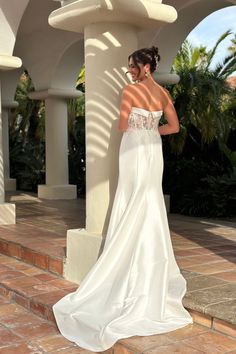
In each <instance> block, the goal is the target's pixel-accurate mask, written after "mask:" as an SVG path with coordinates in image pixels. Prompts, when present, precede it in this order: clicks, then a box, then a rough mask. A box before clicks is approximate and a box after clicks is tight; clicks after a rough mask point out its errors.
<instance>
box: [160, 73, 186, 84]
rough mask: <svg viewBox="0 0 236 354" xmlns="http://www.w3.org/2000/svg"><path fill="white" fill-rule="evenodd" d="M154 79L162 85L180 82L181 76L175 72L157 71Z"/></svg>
mask: <svg viewBox="0 0 236 354" xmlns="http://www.w3.org/2000/svg"><path fill="white" fill-rule="evenodd" d="M154 79H155V81H156V82H158V84H160V85H174V84H177V83H178V82H179V80H180V77H179V75H177V74H175V73H173V74H171V73H168V72H166V73H165V72H155V73H154Z"/></svg>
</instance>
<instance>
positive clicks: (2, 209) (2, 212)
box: [0, 203, 16, 225]
mask: <svg viewBox="0 0 236 354" xmlns="http://www.w3.org/2000/svg"><path fill="white" fill-rule="evenodd" d="M15 223H16V207H15V204H12V203H3V204H0V225H10V224H15Z"/></svg>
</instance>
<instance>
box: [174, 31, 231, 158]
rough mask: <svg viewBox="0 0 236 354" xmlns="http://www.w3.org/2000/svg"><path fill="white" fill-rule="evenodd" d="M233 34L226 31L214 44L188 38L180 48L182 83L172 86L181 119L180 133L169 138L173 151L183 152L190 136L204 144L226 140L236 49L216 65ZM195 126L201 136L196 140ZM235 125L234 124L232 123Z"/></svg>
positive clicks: (178, 64) (178, 60) (177, 63)
mask: <svg viewBox="0 0 236 354" xmlns="http://www.w3.org/2000/svg"><path fill="white" fill-rule="evenodd" d="M231 34H232V32H231V31H226V32H225V33H223V35H222V36H220V38H219V39H218V40H217V42H216V44H215V45H214V47H213V48H212V49H210V50H207V48H206V47H204V46H200V47H194V46H193V45H192V44H191V43H190V42H189V41H188V40H186V41H185V42H184V43H183V45H182V47H181V48H180V50H179V52H178V54H177V56H176V59H175V61H174V64H173V68H172V70H173V71H175V72H176V73H177V74H178V75H179V76H180V82H179V84H177V85H175V86H172V87H170V91H171V94H172V96H173V98H174V100H175V106H176V110H177V112H178V115H179V119H180V132H179V134H175V135H173V136H170V137H169V140H170V146H171V149H172V151H173V152H174V151H175V153H177V154H181V153H182V151H183V149H184V146H185V141H186V138H187V136H188V137H189V138H190V139H192V140H193V141H194V142H195V143H196V144H199V145H200V148H201V146H203V145H204V144H210V143H211V142H213V141H214V140H215V139H216V140H220V139H224V140H225V139H226V136H224V137H223V132H227V134H228V119H227V117H226V115H225V114H224V105H225V102H226V101H227V102H228V101H229V100H230V99H231V97H232V90H231V89H230V87H229V86H228V84H227V82H226V78H227V77H228V76H229V75H230V74H232V73H233V72H234V71H235V70H236V57H235V50H233V49H232V48H233V47H232V48H231V49H230V50H229V52H228V53H227V55H226V57H225V58H224V60H223V61H222V62H220V63H217V64H216V65H215V67H214V68H212V64H213V61H214V59H215V55H216V51H217V48H218V46H219V45H220V44H221V43H222V41H223V40H224V39H226V38H227V37H228V36H230V35H231ZM191 127H193V128H194V129H195V130H197V131H198V132H199V134H200V136H201V139H200V141H196V139H195V138H194V136H193V135H191ZM232 127H233V125H232Z"/></svg>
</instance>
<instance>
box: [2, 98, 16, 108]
mask: <svg viewBox="0 0 236 354" xmlns="http://www.w3.org/2000/svg"><path fill="white" fill-rule="evenodd" d="M18 106H19V103H18V102H17V101H11V100H9V101H8V100H3V101H2V108H3V109H11V108H16V107H18Z"/></svg>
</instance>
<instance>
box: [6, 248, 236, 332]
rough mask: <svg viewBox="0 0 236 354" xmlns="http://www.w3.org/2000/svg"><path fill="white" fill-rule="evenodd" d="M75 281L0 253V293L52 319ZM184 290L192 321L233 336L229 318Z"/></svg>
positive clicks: (47, 318) (232, 325)
mask: <svg viewBox="0 0 236 354" xmlns="http://www.w3.org/2000/svg"><path fill="white" fill-rule="evenodd" d="M77 287H78V285H77V284H75V283H72V282H69V281H67V280H65V279H62V278H61V277H60V276H58V275H56V274H51V273H49V272H46V271H44V270H41V269H39V268H38V267H35V266H32V265H29V264H27V263H25V262H23V261H20V260H17V259H16V258H12V257H8V256H6V255H0V295H2V296H4V297H6V298H7V299H8V300H11V301H14V302H16V303H17V304H19V305H21V306H23V307H24V308H26V309H28V310H29V311H31V312H32V313H34V314H36V315H38V316H40V317H42V318H44V319H46V320H48V321H51V322H55V319H54V316H53V312H52V306H53V305H54V304H55V303H56V302H57V301H58V300H59V299H61V298H62V297H63V296H65V295H66V294H68V293H70V292H72V291H75V290H76V289H77ZM186 299H188V293H187V294H186V296H185V298H184V299H183V303H184V305H185V307H186V308H187V309H188V311H189V312H190V314H191V316H192V317H193V320H194V323H197V324H200V325H203V326H205V327H207V328H209V329H212V330H215V331H218V332H221V333H224V334H227V335H230V336H231V337H235V338H236V326H235V324H233V323H231V322H230V321H227V320H226V321H225V320H224V319H222V318H218V317H215V316H214V314H212V315H211V314H209V313H208V314H207V313H204V312H205V311H204V309H203V308H200V309H199V311H196V309H195V308H196V306H195V304H194V303H193V304H191V303H189V304H188V301H186Z"/></svg>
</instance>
